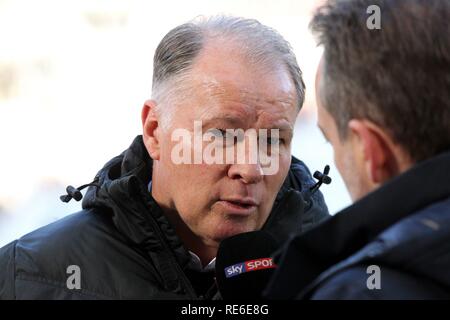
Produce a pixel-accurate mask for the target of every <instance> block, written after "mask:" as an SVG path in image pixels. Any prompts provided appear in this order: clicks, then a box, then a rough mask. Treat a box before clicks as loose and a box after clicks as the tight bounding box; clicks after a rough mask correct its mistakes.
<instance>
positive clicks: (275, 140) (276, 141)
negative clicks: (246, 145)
mask: <svg viewBox="0 0 450 320" xmlns="http://www.w3.org/2000/svg"><path fill="white" fill-rule="evenodd" d="M282 143H284V140H283V139H280V138H278V137H267V144H270V145H276V144H278V145H279V144H282Z"/></svg>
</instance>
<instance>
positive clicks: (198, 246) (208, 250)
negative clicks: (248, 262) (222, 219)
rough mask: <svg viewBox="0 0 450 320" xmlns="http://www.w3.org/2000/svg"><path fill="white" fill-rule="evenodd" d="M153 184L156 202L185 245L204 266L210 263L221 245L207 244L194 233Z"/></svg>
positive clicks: (153, 195)
mask: <svg viewBox="0 0 450 320" xmlns="http://www.w3.org/2000/svg"><path fill="white" fill-rule="evenodd" d="M155 187H156V186H155V185H153V186H152V188H151V194H152V197H153V199H155V201H156V203H157V204H158V205H159V206H160V207H161V209H162V210H163V212H164V215H165V216H166V217H167V219H168V220H169V222H170V223H171V225H172V226H173V227H174V229H175V232H176V234H177V235H178V237H180V239H181V241H182V242H183V244H184V246H185V247H186V248H187V249H188V250H189V251H192V252H193V253H195V254H196V255H197V256H198V257H199V258H200V261H201V262H202V265H203V267H205V266H206V265H208V263H210V262H211V260H212V259H214V258H215V257H216V254H217V249H218V247H219V244H218V243H212V244H206V243H205V241H203V239H202V238H200V237H198V236H197V235H196V234H194V233H193V232H192V231H191V229H190V228H189V227H188V226H187V225H186V224H185V223H184V221H183V220H182V219H181V217H180V215H179V213H178V212H177V211H176V210H175V209H174V208H171V207H172V206H171V204H170V201H165V199H164V198H163V197H161V194H160V193H159V192H158V189H157V188H155Z"/></svg>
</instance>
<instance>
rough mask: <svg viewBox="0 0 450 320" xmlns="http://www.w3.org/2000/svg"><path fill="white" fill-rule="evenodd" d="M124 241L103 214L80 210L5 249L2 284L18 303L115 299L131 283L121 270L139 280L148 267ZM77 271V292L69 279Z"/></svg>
mask: <svg viewBox="0 0 450 320" xmlns="http://www.w3.org/2000/svg"><path fill="white" fill-rule="evenodd" d="M125 242H126V240H125V238H124V237H122V236H121V235H120V234H119V232H118V231H117V230H116V229H115V227H114V225H113V223H112V221H111V218H110V217H109V216H108V215H107V214H104V213H101V212H98V211H96V210H93V209H91V210H83V211H80V212H78V213H74V214H72V215H69V216H67V217H65V218H63V219H60V220H58V221H56V222H54V223H51V224H49V225H47V226H44V227H42V228H40V229H37V230H35V231H33V232H31V233H29V234H27V235H25V236H23V237H21V238H20V239H19V240H17V241H15V242H14V243H12V244H10V245H8V246H6V247H5V248H3V249H2V252H1V260H2V262H1V263H2V264H7V266H8V267H9V268H10V272H9V273H8V274H7V275H5V276H4V279H3V280H0V281H5V282H6V283H8V284H9V286H8V287H9V288H10V289H9V290H8V292H14V297H12V294H11V293H9V294H7V295H8V296H10V297H11V298H16V299H40V298H44V299H110V298H117V297H118V295H119V293H118V292H120V288H123V287H124V286H125V287H126V281H129V280H131V279H127V273H126V272H124V269H128V271H130V274H133V275H134V276H138V275H142V274H143V272H144V271H143V270H144V269H145V270H148V268H149V266H148V265H147V264H146V263H145V259H143V258H142V256H141V255H140V253H138V252H137V251H135V250H133V249H132V248H131V247H130V246H129V245H127V244H126V243H125ZM6 261H8V262H6ZM125 261H127V263H124V262H125ZM130 261H132V262H135V263H130ZM74 270H76V271H74ZM77 272H78V276H79V279H80V288H78V287H75V288H73V287H72V288H69V285H68V283H69V281H71V279H73V278H70V277H71V276H72V275H74V274H75V273H77ZM147 272H148V271H147ZM114 275H121V276H122V277H114ZM131 278H132V277H131ZM106 279H108V280H106ZM134 280H135V279H134ZM105 282H108V283H105ZM11 290H12V291H11Z"/></svg>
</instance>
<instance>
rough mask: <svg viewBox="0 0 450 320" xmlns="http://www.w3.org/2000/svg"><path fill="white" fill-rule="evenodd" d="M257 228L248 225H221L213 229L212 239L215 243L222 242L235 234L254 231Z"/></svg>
mask: <svg viewBox="0 0 450 320" xmlns="http://www.w3.org/2000/svg"><path fill="white" fill-rule="evenodd" d="M256 229H257V228H256V226H254V225H253V224H252V225H249V224H248V223H241V224H238V223H229V222H227V223H223V224H220V225H218V226H216V227H215V231H214V234H213V236H212V238H213V239H214V241H216V242H221V241H222V240H225V239H226V238H229V237H232V236H235V235H237V234H241V233H245V232H250V231H255V230H256Z"/></svg>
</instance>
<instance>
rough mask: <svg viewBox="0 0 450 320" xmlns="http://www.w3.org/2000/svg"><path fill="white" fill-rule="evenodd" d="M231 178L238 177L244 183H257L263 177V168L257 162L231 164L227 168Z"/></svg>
mask: <svg viewBox="0 0 450 320" xmlns="http://www.w3.org/2000/svg"><path fill="white" fill-rule="evenodd" d="M228 176H229V177H230V178H231V179H240V180H241V181H242V182H243V183H245V184H253V183H258V182H260V181H261V180H262V178H263V170H262V168H261V165H260V164H259V163H257V164H233V165H231V166H230V168H229V170H228Z"/></svg>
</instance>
